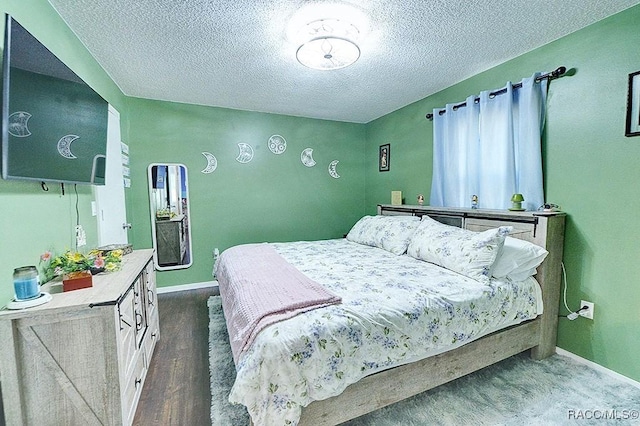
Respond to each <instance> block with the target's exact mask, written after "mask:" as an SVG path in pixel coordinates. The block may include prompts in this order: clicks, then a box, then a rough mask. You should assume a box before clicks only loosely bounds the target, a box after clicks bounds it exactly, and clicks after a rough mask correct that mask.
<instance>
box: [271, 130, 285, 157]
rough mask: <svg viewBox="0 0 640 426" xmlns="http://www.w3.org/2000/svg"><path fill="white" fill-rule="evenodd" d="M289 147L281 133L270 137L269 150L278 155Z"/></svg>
mask: <svg viewBox="0 0 640 426" xmlns="http://www.w3.org/2000/svg"><path fill="white" fill-rule="evenodd" d="M286 149H287V141H286V140H285V139H284V138H283V137H282V136H280V135H273V136H271V137H270V138H269V151H271V152H273V153H274V154H276V155H280V154H282V153H283V152H284V151H285V150H286Z"/></svg>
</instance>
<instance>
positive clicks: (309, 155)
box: [300, 148, 316, 167]
mask: <svg viewBox="0 0 640 426" xmlns="http://www.w3.org/2000/svg"><path fill="white" fill-rule="evenodd" d="M300 161H302V164H304V165H305V166H307V167H313V166H315V165H316V162H315V160H314V159H313V148H305V149H303V150H302V152H301V153H300Z"/></svg>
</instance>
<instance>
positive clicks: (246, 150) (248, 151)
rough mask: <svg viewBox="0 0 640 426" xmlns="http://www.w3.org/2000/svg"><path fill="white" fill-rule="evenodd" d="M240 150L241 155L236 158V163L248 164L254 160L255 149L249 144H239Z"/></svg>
mask: <svg viewBox="0 0 640 426" xmlns="http://www.w3.org/2000/svg"><path fill="white" fill-rule="evenodd" d="M238 148H239V149H240V153H239V154H238V156H237V157H236V161H237V162H238V163H243V164H244V163H248V162H249V161H251V160H253V148H251V145H249V144H248V143H239V144H238Z"/></svg>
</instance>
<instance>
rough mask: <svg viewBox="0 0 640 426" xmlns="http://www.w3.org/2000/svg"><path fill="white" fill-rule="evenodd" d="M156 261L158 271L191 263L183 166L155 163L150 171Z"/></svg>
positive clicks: (187, 187) (149, 180)
mask: <svg viewBox="0 0 640 426" xmlns="http://www.w3.org/2000/svg"><path fill="white" fill-rule="evenodd" d="M148 183H149V210H150V213H151V228H152V234H153V248H154V249H155V253H154V255H153V259H154V262H155V266H156V269H157V270H159V271H166V270H173V269H182V268H188V267H189V266H191V264H192V253H191V219H190V217H189V184H188V179H187V167H186V166H185V165H184V164H172V163H153V164H150V165H149V168H148Z"/></svg>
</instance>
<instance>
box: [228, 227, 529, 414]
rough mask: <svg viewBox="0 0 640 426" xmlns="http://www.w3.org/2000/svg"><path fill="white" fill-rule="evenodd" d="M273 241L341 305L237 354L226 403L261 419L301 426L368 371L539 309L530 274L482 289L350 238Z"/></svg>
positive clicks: (289, 324)
mask: <svg viewBox="0 0 640 426" xmlns="http://www.w3.org/2000/svg"><path fill="white" fill-rule="evenodd" d="M273 246H274V247H275V249H276V251H277V252H278V253H280V255H281V256H283V257H284V258H285V259H286V260H287V261H289V262H290V263H292V264H293V265H295V266H296V267H297V268H298V269H299V270H300V271H302V272H303V273H304V274H306V275H307V276H309V277H310V278H311V279H313V280H315V281H317V282H318V283H320V284H322V285H323V286H325V287H326V288H327V289H328V290H330V291H332V292H334V293H335V294H337V295H339V296H341V297H342V304H339V305H333V306H329V307H324V308H320V309H316V310H313V311H309V312H305V313H303V314H300V315H298V316H296V317H293V318H290V319H287V320H286V321H283V322H279V323H276V324H273V325H271V326H269V327H267V328H265V329H264V330H263V331H262V332H261V333H260V334H259V335H258V336H257V338H256V339H255V341H254V343H253V345H252V346H251V347H250V348H249V350H248V351H247V352H245V353H244V354H243V356H241V357H240V359H239V361H238V364H237V365H236V370H237V376H236V381H235V384H234V386H233V388H232V390H231V394H230V396H229V400H230V401H231V402H233V403H240V404H243V405H245V406H246V407H247V409H248V411H249V413H250V414H251V417H252V419H253V422H254V424H257V425H296V424H297V423H298V421H299V418H300V414H301V410H302V407H304V406H306V405H308V404H309V403H311V402H312V401H314V400H321V399H326V398H329V397H331V396H335V395H338V394H340V393H341V392H342V391H343V390H344V389H345V388H346V387H347V386H348V385H350V384H352V383H355V382H357V381H358V380H360V379H361V378H363V377H365V376H368V375H370V374H373V373H376V372H378V371H382V370H385V369H388V368H391V367H395V366H398V365H402V364H406V363H409V362H413V361H417V360H419V359H422V358H425V357H427V356H432V355H435V354H438V353H442V352H444V351H446V350H449V349H452V348H454V347H457V346H461V345H463V344H465V343H468V342H470V341H472V340H475V339H477V338H479V337H482V336H483V335H485V334H488V333H491V332H493V331H495V330H498V329H500V328H503V327H506V326H509V325H513V324H517V323H520V322H522V321H525V320H528V319H532V318H534V317H536V316H537V315H538V314H540V313H541V312H542V299H541V291H540V287H539V285H538V283H537V282H536V281H535V280H534V279H533V278H529V279H527V280H525V281H522V282H517V283H516V282H511V281H509V280H500V281H499V280H495V279H492V280H491V281H490V282H489V283H488V284H486V285H485V284H481V283H479V282H478V281H475V280H473V279H470V278H467V277H465V276H463V275H460V274H457V273H455V272H451V271H449V270H447V269H444V268H441V267H439V266H435V265H433V264H430V263H427V262H424V261H420V260H416V259H414V258H412V257H410V256H407V255H401V256H397V255H394V254H391V253H389V252H387V251H385V250H382V249H378V248H373V247H369V246H364V245H360V244H357V243H353V242H350V241H347V240H346V239H341V240H326V241H313V242H295V243H276V244H273Z"/></svg>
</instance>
